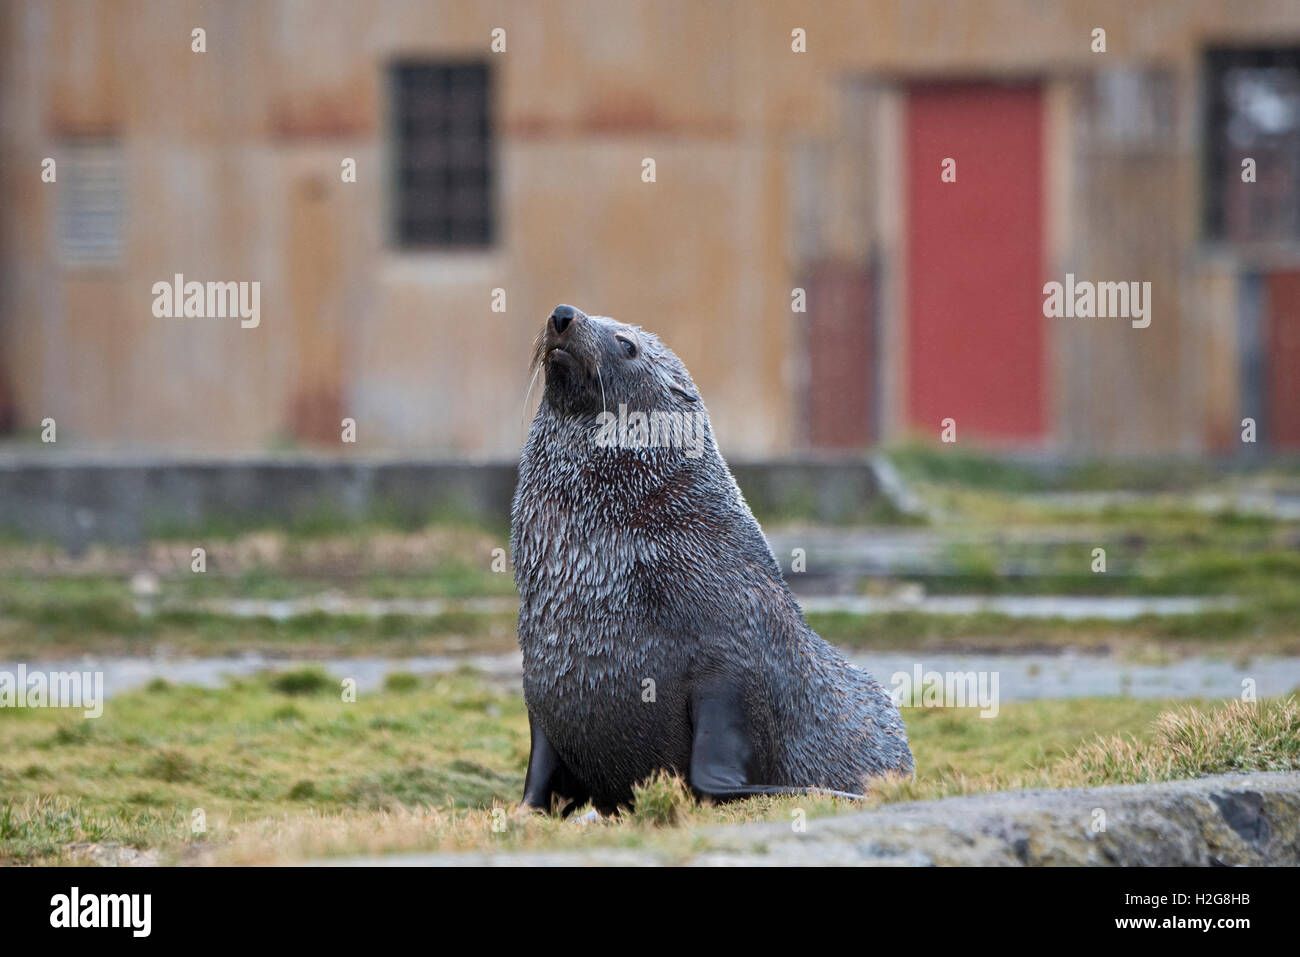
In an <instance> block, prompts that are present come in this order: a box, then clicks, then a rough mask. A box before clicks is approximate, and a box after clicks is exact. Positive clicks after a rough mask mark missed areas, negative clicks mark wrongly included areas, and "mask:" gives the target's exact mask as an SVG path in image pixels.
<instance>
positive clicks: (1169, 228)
mask: <svg viewBox="0 0 1300 957" xmlns="http://www.w3.org/2000/svg"><path fill="white" fill-rule="evenodd" d="M1099 28H1100V29H1102V30H1104V31H1105V49H1104V52H1101V51H1100V50H1098V49H1097V46H1098V44H1097V39H1096V34H1095V32H1094V31H1095V30H1097V29H1099ZM196 29H201V30H202V31H203V34H202V39H203V44H204V52H195V50H194V46H195V44H196V40H195V35H194V33H193V31H195V30H196ZM497 30H500V31H504V32H503V33H495V34H494V31H497ZM797 31H803V34H802V37H803V38H804V42H805V43H806V52H796V49H795V47H797V46H798V45H799V42H800V35H799V34H798V33H797ZM494 38H495V39H494ZM494 44H495V46H496V49H494ZM502 46H504V49H503V50H502V49H501V47H502ZM46 158H50V159H53V160H54V161H55V167H54V168H55V170H56V175H55V177H54V181H53V182H47V181H45V178H44V177H43V172H44V170H45V166H44V160H45V159H46ZM647 159H652V160H653V161H654V181H653V182H646V181H645V170H646V164H645V160H647ZM347 160H352V161H355V170H356V177H355V179H356V181H355V182H346V181H345V173H346V171H347V163H346V161H347ZM947 160H953V161H954V162H953V163H951V164H949V163H946V161H947ZM1246 160H1252V161H1253V163H1254V167H1253V173H1254V181H1253V182H1243V175H1242V174H1243V166H1242V164H1243V162H1244V161H1246ZM945 170H947V171H948V173H949V176H948V177H947V180H950V181H945V177H944V171H945ZM954 177H955V178H954ZM0 208H2V209H3V211H4V212H3V216H0V425H8V427H9V428H11V429H13V430H16V431H18V432H19V433H22V432H24V431H30V430H33V429H35V428H37V427H38V425H39V423H40V422H41V421H42V420H43V419H45V418H47V417H51V418H54V419H55V420H56V421H57V422H58V429H59V444H60V446H63V445H73V446H77V445H87V446H89V445H94V446H106V447H111V448H123V449H126V448H140V447H162V448H169V449H202V450H209V451H225V450H229V451H256V450H261V449H265V448H268V447H271V446H273V445H275V444H277V443H283V442H285V441H303V442H324V443H337V442H338V439H339V432H340V425H339V423H340V420H342V419H343V418H345V417H350V418H353V419H355V420H356V423H357V437H358V448H359V449H368V450H380V451H384V450H401V451H408V452H419V453H427V454H431V455H470V456H482V457H503V456H512V455H513V454H514V453H515V452H516V450H517V448H518V445H519V442H520V438H521V432H522V429H523V423H524V420H525V416H524V415H523V414H521V405H522V404H523V402H524V398H525V391H526V388H527V386H528V381H529V373H528V369H527V361H528V354H529V348H530V344H531V341H532V338H533V336H534V335H535V332H536V330H537V328H538V326H539V324H540V323H541V321H542V320H543V319H544V317H545V316H546V315H547V313H548V312H549V309H550V307H551V306H552V305H554V304H555V303H557V302H572V303H574V304H577V305H579V306H581V307H583V308H585V309H587V310H588V311H591V312H598V313H604V314H608V315H612V316H615V317H618V318H620V319H622V320H625V321H630V322H635V323H639V324H642V325H645V326H646V327H647V328H649V329H652V330H654V331H656V332H658V333H659V334H661V335H662V337H663V338H664V339H665V340H666V341H667V342H668V343H669V344H670V345H672V347H673V348H674V349H675V350H676V351H677V352H678V354H679V355H681V356H682V358H683V359H684V360H685V361H686V363H687V365H688V366H689V367H690V368H691V369H692V371H693V373H694V374H695V377H696V379H697V381H698V382H699V384H700V386H701V388H702V389H703V391H704V394H705V396H706V398H707V400H708V402H709V405H710V409H711V411H712V413H713V416H714V420H715V427H716V431H717V433H718V435H719V439H720V442H721V444H722V445H723V447H724V449H725V450H727V451H730V452H735V453H738V454H741V455H782V454H797V453H799V452H802V451H806V450H810V449H818V448H860V447H865V446H866V445H868V444H870V443H872V442H875V441H878V440H882V439H890V438H895V437H899V436H902V435H904V434H908V433H911V432H919V433H921V434H925V435H930V436H936V435H937V434H938V431H939V428H940V421H941V420H942V419H944V418H947V417H951V418H953V419H954V420H955V421H956V423H957V428H958V436H959V439H960V440H961V441H963V442H964V441H967V440H970V441H976V440H979V441H983V442H989V443H994V444H999V445H1011V446H1016V447H1030V448H1041V449H1044V450H1047V451H1063V452H1071V453H1119V454H1128V453H1142V452H1160V451H1163V452H1189V453H1197V452H1201V451H1207V450H1232V449H1234V448H1240V447H1241V446H1240V443H1239V441H1238V433H1239V431H1240V422H1241V420H1242V419H1243V418H1244V417H1252V418H1254V419H1256V420H1257V421H1258V423H1259V428H1260V438H1261V442H1262V444H1264V445H1265V446H1270V447H1276V448H1286V447H1295V446H1297V445H1300V5H1297V4H1296V3H1295V2H1294V0H1258V2H1252V3H1239V2H1233V0H1152V2H1146V3H1138V4H1135V3H1132V2H1128V0H1109V2H1107V0H1089V2H1083V0H1061V2H1046V0H985V2H971V3H953V2H951V0H899V2H882V0H851V2H850V0H845V2H835V0H824V2H817V3H811V4H805V3H779V2H757V3H747V2H742V0H727V2H723V0H713V2H710V0H669V2H662V0H616V2H604V0H553V2H547V3H531V2H524V0H509V2H507V0H500V2H482V3H473V4H468V3H455V2H450V0H447V2H427V0H409V2H398V0H391V2H377V3H374V4H370V3H354V2H346V0H339V2H326V0H316V2H293V0H265V2H262V0H226V2H220V3H218V2H215V0H213V2H198V0H190V2H184V0H182V2H167V3H163V2H143V0H141V2H125V0H124V2H120V3H119V2H107V0H105V2H84V3H83V2H74V0H67V2H57V0H56V2H49V0H7V2H5V3H4V4H2V5H0ZM177 274H180V275H182V276H184V277H185V280H187V281H198V282H204V283H206V282H222V283H225V282H246V283H251V282H258V283H260V317H259V322H258V323H257V325H256V327H254V328H244V327H243V324H241V322H240V321H239V320H238V319H237V318H193V317H191V318H184V317H181V318H169V317H160V316H158V315H155V309H154V303H155V293H154V292H153V289H154V286H155V284H156V283H159V282H163V283H171V282H173V280H174V277H175V276H176V275H177ZM1067 274H1068V275H1070V276H1073V277H1076V278H1077V280H1079V281H1081V282H1083V281H1086V282H1095V283H1100V282H1109V283H1118V282H1125V283H1128V282H1137V283H1139V284H1141V283H1150V287H1149V288H1150V299H1149V301H1148V302H1147V303H1146V306H1148V307H1149V319H1150V324H1149V325H1147V326H1146V327H1144V328H1143V327H1140V326H1135V325H1134V323H1133V322H1130V321H1129V320H1128V319H1126V318H1106V319H1101V318H1091V319H1085V318H1047V317H1045V316H1044V292H1043V287H1044V284H1045V283H1048V282H1052V281H1057V282H1062V283H1064V282H1065V281H1066V277H1067ZM1139 288H1140V285H1139ZM796 290H803V295H802V297H801V296H800V294H799V293H798V292H797V291H796ZM801 299H802V300H803V301H804V302H806V311H805V312H801V311H796V307H797V306H798V304H799V302H800V300H801ZM503 304H504V311H496V310H495V309H494V305H495V306H497V307H498V308H499V307H500V306H502V305H503ZM1132 305H1133V304H1132V303H1130V306H1132ZM533 398H534V401H535V398H536V393H535V392H534V397H533Z"/></svg>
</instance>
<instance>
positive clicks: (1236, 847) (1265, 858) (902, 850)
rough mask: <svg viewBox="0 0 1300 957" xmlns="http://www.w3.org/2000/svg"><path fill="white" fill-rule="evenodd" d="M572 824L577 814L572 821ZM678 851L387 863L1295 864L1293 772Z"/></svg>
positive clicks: (1112, 791)
mask: <svg viewBox="0 0 1300 957" xmlns="http://www.w3.org/2000/svg"><path fill="white" fill-rule="evenodd" d="M575 826H578V825H575ZM695 846H697V847H699V848H700V849H699V850H697V851H695V852H694V853H692V855H691V856H690V857H689V858H687V859H685V860H676V859H672V858H669V857H667V856H665V855H662V854H659V853H656V852H655V851H654V850H625V849H618V848H609V849H602V848H591V849H590V850H584V851H573V852H550V853H518V854H421V855H401V856H395V857H388V858H366V859H360V858H358V859H349V860H343V861H325V862H322V863H332V864H392V865H418V866H427V865H484V864H487V865H514V866H520V865H524V866H527V865H541V866H546V865H575V864H588V865H656V864H692V865H756V866H763V865H767V866H771V865H791V866H802V865H818V866H826V865H895V866H896V865H913V866H916V865H919V866H929V865H974V866H1019V865H1045V864H1050V865H1085V866H1086V865H1119V866H1127V867H1136V866H1153V865H1154V866H1166V867H1180V866H1207V865H1297V864H1300V772H1269V773H1251V774H1221V775H1214V776H1211V777H1204V778H1198V779H1195V780H1190V781H1173V782H1167V783H1161V784H1141V785H1129V786H1122V787H1104V788H1087V789H1074V790H1064V791H1003V792H999V793H995V794H983V795H977V796H973V797H963V798H947V799H945V800H941V801H924V802H916V803H912V804H897V805H890V806H887V807H883V808H879V809H877V810H873V811H864V812H860V813H856V814H844V815H839V816H835V817H824V818H813V819H811V820H809V821H808V822H807V830H806V831H805V832H803V833H795V832H794V831H793V829H792V827H791V826H790V825H789V824H749V825H743V826H740V827H734V828H712V829H709V830H707V831H704V832H702V833H701V834H699V835H698V836H697V841H696V842H695Z"/></svg>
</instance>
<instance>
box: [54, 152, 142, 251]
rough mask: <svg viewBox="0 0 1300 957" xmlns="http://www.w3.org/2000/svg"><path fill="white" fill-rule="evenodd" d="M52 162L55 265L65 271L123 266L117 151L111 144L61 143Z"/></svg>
mask: <svg viewBox="0 0 1300 957" xmlns="http://www.w3.org/2000/svg"><path fill="white" fill-rule="evenodd" d="M55 159H56V161H57V163H58V166H57V170H58V179H57V183H58V187H57V188H58V205H57V208H58V222H57V229H56V232H55V234H56V237H57V243H58V257H59V261H60V262H61V263H63V264H64V265H65V266H118V265H121V262H122V257H123V238H122V237H123V233H124V231H125V219H126V214H125V198H124V195H123V166H122V149H121V146H120V145H119V144H117V143H116V142H110V141H97V142H93V143H71V144H65V145H64V146H62V147H60V148H59V150H58V151H57V152H56V154H55Z"/></svg>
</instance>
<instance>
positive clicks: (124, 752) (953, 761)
mask: <svg viewBox="0 0 1300 957" xmlns="http://www.w3.org/2000/svg"><path fill="white" fill-rule="evenodd" d="M284 677H285V676H284V675H283V674H281V675H276V674H264V675H260V676H257V677H254V678H245V679H240V680H233V681H231V682H229V683H228V685H227V686H226V687H223V688H219V689H206V688H197V687H192V686H174V685H169V686H166V687H155V688H153V689H140V690H138V691H135V692H131V693H129V694H125V695H121V696H118V697H115V698H113V699H111V700H110V701H109V702H108V704H107V707H106V709H105V712H104V715H103V717H101V718H99V719H97V720H93V721H86V720H80V719H71V718H70V717H69V716H68V715H66V714H61V713H59V712H56V711H51V710H39V709H30V710H23V711H22V712H13V711H11V712H0V860H3V861H9V862H24V863H55V862H60V861H65V860H70V859H71V858H69V855H70V854H71V853H72V852H71V851H70V850H69V845H72V844H76V843H80V842H89V843H110V842H116V843H120V844H123V845H127V846H131V847H138V848H154V849H158V850H159V851H160V852H162V853H163V854H164V855H165V856H166V858H165V859H167V860H182V861H184V860H193V859H204V860H207V859H213V860H219V861H228V862H254V861H283V860H293V859H298V858H300V857H302V856H315V855H319V854H331V853H354V852H360V851H363V850H371V849H376V848H377V849H382V850H416V849H419V850H429V849H448V850H450V849H479V850H483V849H493V848H499V849H510V848H527V847H574V846H580V845H587V844H592V843H597V844H601V843H603V844H610V845H614V846H626V847H632V846H647V845H651V844H653V845H655V846H659V845H661V844H663V845H664V846H669V845H671V846H674V847H676V846H678V845H679V844H680V846H681V847H682V848H684V849H689V847H690V845H691V842H692V841H693V840H694V838H693V837H692V836H691V835H693V834H694V833H696V831H698V829H699V828H701V827H704V826H708V825H714V824H727V823H740V822H744V821H754V820H781V821H788V820H789V819H790V815H791V813H792V811H793V810H794V809H796V808H797V809H800V810H803V811H804V812H805V813H807V814H808V815H810V816H815V815H823V814H832V813H836V812H838V811H841V810H845V809H852V808H853V807H854V805H853V804H852V802H844V801H839V800H836V799H832V798H824V797H819V796H818V797H756V798H751V799H747V800H744V801H738V802H731V803H728V804H723V805H717V806H710V805H701V804H697V803H696V802H695V801H694V800H693V799H689V796H688V795H686V793H685V792H684V791H683V790H682V788H681V785H680V782H678V781H676V780H675V779H672V778H669V777H665V776H660V777H658V778H656V779H653V780H651V781H648V782H645V783H644V784H643V785H641V787H640V788H639V790H638V800H637V807H636V809H635V811H634V812H633V813H632V814H630V815H624V816H623V817H620V818H616V819H614V820H612V821H610V820H606V821H604V822H599V823H597V824H595V825H592V826H590V827H587V828H584V827H582V826H581V825H577V824H575V823H574V822H573V821H572V820H570V821H559V820H552V819H549V818H548V819H536V820H534V819H533V818H531V817H528V818H512V817H510V808H511V807H512V806H513V805H514V803H515V802H516V801H517V800H518V798H519V794H520V793H521V789H522V786H523V775H524V770H525V767H526V764H527V759H528V722H527V716H526V713H525V711H524V707H523V702H522V700H521V698H520V696H519V695H518V694H517V693H507V692H502V691H499V690H494V688H493V686H491V685H489V684H487V683H485V682H484V681H483V680H482V679H481V678H479V677H478V676H477V675H475V674H474V673H472V672H468V671H463V672H459V673H455V674H450V675H441V676H437V677H434V678H431V679H428V680H425V681H421V682H418V683H417V686H416V687H413V688H406V689H404V690H392V689H384V690H380V691H373V692H368V693H366V692H363V693H361V694H360V695H359V696H358V700H357V701H355V702H352V703H349V702H345V701H343V700H342V695H341V694H336V693H334V691H335V690H336V688H337V685H336V682H335V681H334V680H333V678H329V679H327V680H326V683H325V684H324V685H319V684H318V681H317V679H312V680H310V681H308V682H306V684H307V685H310V686H311V687H319V693H310V694H295V695H292V696H291V697H290V696H287V695H286V693H285V692H284V691H283V690H282V685H283V681H284ZM295 681H297V679H295ZM399 684H403V682H399ZM297 686H298V685H297V684H295V687H297ZM326 688H328V690H329V693H326ZM1176 707H1177V708H1178V709H1179V710H1180V711H1185V712H1186V711H1190V710H1191V708H1192V707H1195V712H1196V713H1200V712H1204V713H1205V714H1207V715H1209V717H1206V718H1204V719H1200V718H1195V717H1193V718H1185V719H1184V718H1180V719H1178V720H1176V721H1175V720H1173V719H1169V718H1162V717H1160V715H1161V713H1162V712H1164V711H1167V710H1169V708H1170V703H1169V702H1160V701H1146V700H1133V699H1073V700H1065V701H1029V702H1018V703H1010V704H1004V705H1003V706H1002V708H1001V711H1000V713H999V714H998V716H997V717H996V718H992V719H984V718H980V717H979V715H978V712H977V711H976V710H974V709H970V710H967V709H915V708H908V709H905V711H904V718H905V721H906V722H907V725H908V730H909V735H910V738H911V743H912V748H913V751H914V753H915V755H916V761H917V777H916V780H915V782H911V783H910V784H909V785H908V787H906V788H901V787H899V786H898V785H896V784H893V783H887V782H882V783H881V785H880V787H879V788H878V789H877V791H878V794H877V799H878V800H889V799H902V798H905V797H909V796H912V797H936V796H941V795H944V794H950V793H968V792H969V791H971V790H978V789H988V788H990V787H993V786H999V785H1004V784H1005V785H1011V786H1014V785H1016V784H1017V783H1019V784H1022V785H1023V784H1032V783H1041V782H1052V781H1054V780H1055V781H1059V782H1062V783H1072V782H1080V781H1092V782H1096V783H1106V782H1109V781H1110V780H1125V779H1131V778H1132V777H1133V776H1134V773H1136V772H1133V771H1132V770H1131V769H1132V768H1133V767H1137V766H1138V765H1135V764H1133V763H1132V762H1128V760H1127V758H1125V757H1124V754H1123V752H1122V751H1121V752H1116V747H1117V746H1114V745H1112V744H1109V743H1107V744H1104V745H1098V744H1096V743H1095V741H1096V739H1097V736H1098V735H1100V736H1101V740H1102V741H1104V742H1110V741H1112V739H1117V740H1122V741H1132V742H1136V744H1135V745H1134V747H1136V748H1138V749H1140V751H1141V753H1142V754H1145V755H1147V756H1148V764H1147V765H1144V766H1143V767H1144V768H1145V770H1143V771H1142V772H1141V773H1143V774H1169V775H1179V774H1187V773H1199V771H1198V769H1202V770H1213V769H1215V768H1221V767H1228V768H1231V767H1248V766H1249V767H1286V766H1293V764H1294V763H1295V762H1296V760H1297V758H1296V754H1295V741H1294V740H1293V739H1294V738H1295V737H1296V733H1297V729H1296V726H1295V721H1294V717H1293V716H1290V717H1288V716H1287V715H1290V712H1287V713H1286V714H1282V713H1281V712H1275V709H1276V708H1277V707H1278V706H1277V705H1276V704H1275V703H1272V702H1267V703H1264V704H1261V705H1259V706H1255V707H1258V708H1260V709H1263V711H1262V713H1263V716H1262V717H1261V718H1259V719H1258V720H1257V721H1254V723H1251V721H1247V720H1240V721H1239V720H1237V719H1236V718H1234V719H1232V720H1228V721H1224V720H1220V719H1219V718H1217V717H1214V715H1216V714H1217V711H1215V710H1214V709H1208V710H1207V709H1203V708H1200V707H1198V706H1188V705H1186V704H1181V703H1180V704H1178V705H1177V706H1176ZM1245 714H1249V713H1248V712H1246V713H1245ZM1237 717H1240V716H1237ZM86 727H89V728H93V730H92V731H89V732H82V731H80V730H78V729H80V728H86ZM1288 736H1290V737H1288ZM1089 742H1094V743H1089ZM1287 742H1290V744H1288V743H1287ZM1098 748H1101V750H1100V751H1098V750H1097V749H1098ZM1251 748H1254V749H1255V750H1253V751H1252V750H1251ZM1090 749H1092V750H1090ZM1164 752H1168V753H1170V754H1172V755H1186V757H1185V758H1182V757H1179V758H1177V759H1176V760H1174V761H1173V762H1171V763H1169V764H1167V765H1158V764H1157V763H1155V762H1154V756H1156V755H1159V754H1162V753H1164ZM1113 753H1119V755H1120V756H1119V757H1118V758H1115V757H1106V755H1111V754H1113ZM1090 755H1092V756H1090ZM1252 761H1253V762H1254V763H1253V764H1251V763H1249V762H1252ZM1070 762H1074V764H1071V763H1070ZM1107 762H1109V763H1107ZM1126 762H1127V763H1126ZM1126 769H1129V770H1126ZM1053 775H1055V777H1053ZM891 789H892V790H891ZM196 809H201V810H202V811H203V814H204V817H205V818H206V821H207V830H206V832H202V833H199V834H195V833H194V832H193V831H192V829H191V826H190V824H191V821H192V820H193V815H194V812H195V810H196ZM503 815H504V816H503ZM195 855H199V857H198V858H195Z"/></svg>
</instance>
